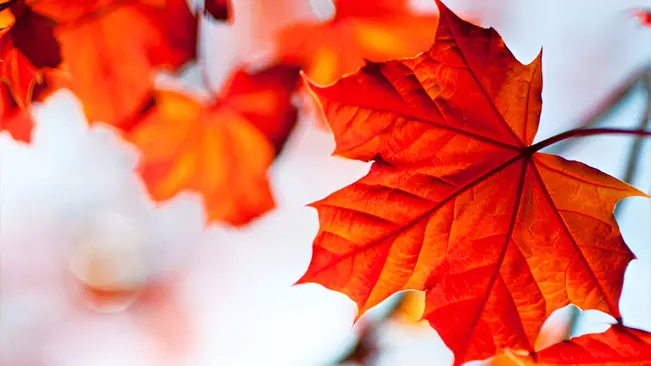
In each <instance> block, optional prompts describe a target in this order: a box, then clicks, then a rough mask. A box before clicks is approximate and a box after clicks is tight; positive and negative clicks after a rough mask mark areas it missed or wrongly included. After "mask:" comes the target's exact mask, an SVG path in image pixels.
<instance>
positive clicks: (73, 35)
mask: <svg viewBox="0 0 651 366" xmlns="http://www.w3.org/2000/svg"><path fill="white" fill-rule="evenodd" d="M159 2H160V1H159ZM51 3H52V4H51V7H50V8H48V9H52V8H54V5H55V4H59V2H58V1H52V2H51ZM163 3H164V4H163V6H160V5H159V4H151V0H150V1H144V0H143V1H142V2H133V1H132V2H126V3H119V4H113V5H112V6H110V7H109V8H100V9H99V10H95V9H94V8H93V10H95V12H94V13H92V14H91V15H88V14H84V15H83V18H81V19H79V20H69V19H68V17H67V15H66V14H67V13H66V12H65V10H66V9H67V7H65V8H63V9H58V8H56V12H55V11H51V14H59V13H62V14H63V15H62V16H64V17H65V18H64V19H61V20H66V21H68V22H67V23H65V24H60V25H59V26H58V27H57V30H56V35H57V39H58V40H59V42H60V44H61V53H62V55H63V59H64V61H65V63H66V65H67V67H68V70H69V71H70V75H71V84H72V89H73V91H74V92H75V93H76V94H77V96H78V97H79V98H80V99H81V100H82V102H83V104H84V109H85V111H86V114H87V116H88V119H89V121H91V122H94V121H101V122H106V123H111V124H114V125H117V126H118V127H122V126H121V124H122V121H124V120H126V119H128V118H129V116H131V115H132V114H134V113H135V112H136V111H137V110H139V109H140V108H141V107H142V106H143V104H144V103H145V102H146V101H147V95H148V94H149V93H150V91H151V89H152V82H153V77H154V72H155V71H156V70H157V69H159V68H168V69H172V70H175V69H177V68H178V67H180V66H181V65H183V64H184V63H185V62H186V61H188V60H190V59H193V58H194V57H195V55H196V40H197V23H196V18H195V16H194V15H193V14H192V13H191V12H190V9H189V8H188V6H187V4H186V1H185V0H166V1H164V2H163ZM65 5H67V3H65V2H64V3H62V6H65Z"/></svg>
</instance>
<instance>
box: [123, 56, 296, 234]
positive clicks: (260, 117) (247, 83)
mask: <svg viewBox="0 0 651 366" xmlns="http://www.w3.org/2000/svg"><path fill="white" fill-rule="evenodd" d="M298 77H299V75H298V68H295V67H290V66H284V65H278V66H275V67H271V68H269V69H267V70H263V71H260V72H258V73H255V74H247V73H246V72H245V71H244V70H240V71H238V72H236V73H235V75H234V77H233V78H232V80H231V81H230V82H229V83H227V87H226V88H225V89H224V91H223V93H222V94H221V95H219V96H218V99H217V101H216V102H215V103H214V104H212V105H207V104H204V103H201V102H199V101H196V100H194V99H192V98H190V97H188V96H185V95H183V94H180V93H178V92H173V91H159V92H158V93H157V96H156V98H157V101H156V105H155V106H154V107H153V109H152V110H151V111H150V112H148V114H147V115H146V116H145V117H144V118H143V120H142V121H141V122H139V123H138V124H136V126H135V127H134V129H133V131H132V132H131V133H130V136H129V139H130V140H131V141H132V142H133V143H134V144H135V145H136V146H137V147H138V148H139V149H140V151H141V152H142V161H141V163H140V173H141V176H142V178H143V180H144V182H145V184H146V185H147V188H148V189H149V192H150V193H151V195H152V196H153V198H154V199H156V200H166V199H169V198H171V197H173V196H174V195H175V194H177V193H178V192H180V191H182V190H185V189H188V190H192V191H196V192H199V193H201V194H202V196H203V197H204V201H205V205H206V211H207V212H208V220H209V221H222V222H227V223H230V224H233V225H244V224H246V223H248V222H249V221H251V220H252V219H254V218H256V217H258V216H259V215H261V214H262V213H264V212H266V211H268V210H270V209H272V208H273V207H274V201H273V197H272V195H271V191H270V188H269V183H268V181H267V169H268V168H269V166H270V165H271V163H272V162H273V159H274V156H275V154H276V153H277V151H278V150H279V149H280V148H281V147H282V143H283V142H284V141H280V137H281V136H282V137H283V138H286V137H287V135H288V134H289V130H290V129H291V127H288V126H293V125H294V123H295V121H296V109H295V108H294V107H293V106H292V105H291V98H290V97H291V94H292V91H293V90H294V89H295V87H296V84H297V82H298Z"/></svg>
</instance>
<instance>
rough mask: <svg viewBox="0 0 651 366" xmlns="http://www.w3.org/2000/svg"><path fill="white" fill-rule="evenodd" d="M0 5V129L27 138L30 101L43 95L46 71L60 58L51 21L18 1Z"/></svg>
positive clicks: (49, 70) (29, 123) (29, 120)
mask: <svg viewBox="0 0 651 366" xmlns="http://www.w3.org/2000/svg"><path fill="white" fill-rule="evenodd" d="M0 9H1V10H0V60H2V61H1V65H0V80H2V83H3V85H1V86H0V89H1V90H0V94H1V95H0V99H1V102H0V103H1V106H0V118H1V120H0V131H2V130H7V131H8V132H9V133H10V134H11V135H12V136H13V137H14V138H15V139H17V140H20V141H24V142H29V141H30V138H31V130H32V125H33V122H32V119H31V113H30V111H29V110H30V107H31V103H32V101H33V99H34V96H35V95H37V94H41V95H43V92H44V91H45V90H44V89H45V86H46V85H45V80H46V78H47V74H48V73H50V72H52V68H54V67H57V66H58V65H59V63H60V62H61V59H60V56H59V48H58V44H57V42H56V40H55V39H54V35H53V26H54V22H53V21H51V20H50V19H47V18H45V17H43V16H41V15H39V14H36V13H34V12H32V11H31V10H30V9H29V8H27V7H25V5H24V4H23V3H22V2H20V1H3V2H1V3H0ZM37 86H39V89H40V90H39V93H36V90H35V89H36V88H37Z"/></svg>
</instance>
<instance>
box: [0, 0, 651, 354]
mask: <svg viewBox="0 0 651 366" xmlns="http://www.w3.org/2000/svg"><path fill="white" fill-rule="evenodd" d="M444 2H445V3H446V4H447V5H448V6H449V7H450V8H451V9H452V10H453V11H455V12H458V14H460V15H461V16H462V17H463V16H467V17H470V18H472V19H476V20H477V21H478V23H479V24H480V25H482V26H494V27H495V28H496V29H497V31H498V32H500V34H501V35H502V36H503V38H504V39H505V42H506V44H507V46H508V47H509V48H510V49H511V51H512V52H513V53H514V54H515V55H516V57H517V58H518V59H519V60H520V61H521V62H529V61H531V60H532V59H533V58H534V57H535V56H536V55H537V53H538V52H539V51H540V49H541V47H542V49H543V75H544V89H543V112H542V117H541V122H540V127H539V132H538V135H537V137H536V140H537V141H540V140H542V139H544V138H546V137H549V136H552V135H554V134H556V133H558V132H561V131H564V130H567V129H571V128H574V127H576V126H577V125H578V124H579V123H580V122H581V121H582V119H584V118H585V116H587V115H588V114H589V113H590V111H591V110H592V109H593V108H595V107H596V106H597V105H598V104H599V102H600V100H602V99H603V98H604V97H605V96H606V95H607V94H608V92H609V91H610V90H612V89H613V88H614V87H615V86H616V85H618V84H619V83H621V82H622V81H623V80H625V79H626V78H627V77H628V76H629V75H631V74H632V73H633V72H634V71H635V70H638V69H639V68H641V67H643V66H644V65H650V64H651V46H649V45H651V31H650V30H649V29H643V28H641V27H640V26H639V25H638V24H637V23H636V22H635V20H634V19H633V18H631V17H630V9H632V8H635V7H640V6H646V7H651V2H650V1H647V0H635V1H633V0H626V1H624V0H620V1H606V0H598V1H595V0H592V1H588V0H576V1H573V2H567V1H560V0H553V1H550V0H546V1H545V0H495V1H491V2H485V1H478V0H457V1H454V0H448V1H444ZM279 4H280V5H279ZM414 7H415V8H418V9H421V10H422V11H435V6H434V4H433V1H431V2H430V1H429V0H418V1H414ZM331 9H332V5H331V3H329V2H328V1H317V0H312V1H299V0H287V2H286V3H285V2H282V3H281V2H276V0H235V7H234V12H235V19H236V22H235V25H234V26H233V27H227V26H225V25H221V24H214V23H210V22H204V23H203V24H202V28H201V32H202V36H203V38H202V39H203V41H202V44H201V54H202V64H203V67H205V68H206V70H207V71H208V75H209V81H210V84H211V85H210V87H211V88H213V89H218V88H219V86H220V85H221V83H222V82H223V81H224V79H225V78H226V77H227V75H228V72H229V70H232V69H233V68H234V67H236V66H237V65H239V63H241V62H247V61H248V62H254V61H255V62H260V61H261V60H264V59H265V57H266V56H265V55H267V54H268V53H269V52H272V51H273V50H272V49H271V48H270V47H271V46H270V45H271V42H270V40H269V39H268V35H269V30H268V28H273V27H274V26H278V25H281V24H282V23H284V22H289V21H292V20H295V19H327V17H328V16H329V15H331V14H330V13H329V12H331ZM270 11H275V12H276V15H278V16H277V17H275V18H276V21H277V23H278V24H275V25H274V24H268V22H263V20H264V19H265V16H266V17H267V18H269V16H270V13H269V12H270ZM265 27H268V28H265ZM265 37H266V38H265ZM200 71H201V67H199V66H197V67H193V68H190V69H189V70H187V72H186V73H185V74H184V75H183V78H182V80H180V81H178V80H173V79H170V78H161V83H168V84H174V85H177V86H178V85H180V86H184V87H187V88H192V89H195V90H197V89H199V90H200V89H201V88H205V85H202V82H203V81H202V78H201V77H200ZM645 99H646V95H645V94H644V92H643V91H642V90H641V89H639V88H638V89H636V90H634V91H633V92H632V93H631V96H630V98H628V99H627V100H626V101H625V102H623V103H622V105H621V106H620V107H619V108H617V109H616V110H614V112H613V113H612V114H611V115H610V116H609V118H607V119H606V120H605V121H603V124H602V125H603V126H613V127H615V126H616V127H628V128H634V127H636V126H638V125H639V124H640V121H641V118H642V115H643V111H644V106H645ZM35 113H36V116H35V118H36V121H37V125H36V128H35V130H34V138H33V140H34V141H33V143H32V144H31V145H29V146H27V145H24V144H21V143H18V142H15V141H13V140H12V139H11V137H10V136H9V135H8V134H6V133H0V239H1V240H0V364H3V365H4V364H5V362H7V364H12V362H16V363H15V364H16V365H18V366H23V365H25V366H34V365H35V366H41V365H45V366H87V365H98V366H103V365H115V364H120V365H124V366H131V365H133V366H136V365H138V366H148V365H152V366H153V365H157V366H160V365H162V366H166V365H170V366H171V365H174V366H177V365H178V366H185V365H188V366H189V365H193V366H203V365H297V366H304V365H325V364H327V363H328V362H329V361H330V360H332V359H333V358H334V357H336V356H337V355H338V353H340V352H341V350H342V349H344V348H345V347H346V345H347V344H348V343H349V342H350V339H351V336H352V323H353V319H354V316H355V313H356V308H355V305H354V303H353V302H352V301H350V300H349V299H348V298H346V297H345V296H344V295H342V294H338V293H335V292H331V291H328V290H326V289H325V288H323V287H321V286H319V285H314V284H307V285H300V286H294V287H293V286H292V284H293V283H294V282H295V281H296V280H297V279H298V278H299V277H300V276H301V275H302V273H303V272H304V271H305V269H306V268H307V265H308V263H309V259H310V255H311V243H312V239H313V238H314V236H315V234H316V232H317V229H318V221H317V216H316V212H315V211H314V210H313V209H311V208H309V207H306V205H307V204H308V203H310V202H312V201H315V200H318V199H320V198H323V197H324V196H326V195H327V194H329V193H331V192H333V191H334V190H336V189H339V188H341V187H343V186H345V185H347V184H349V183H351V182H353V181H355V180H356V179H358V178H359V177H361V176H363V175H364V174H365V173H366V172H367V171H368V168H369V166H368V164H365V163H361V162H357V161H349V160H345V159H341V158H337V157H332V156H331V155H330V154H331V152H332V151H333V149H334V142H333V141H332V137H331V136H330V135H329V133H328V132H327V131H325V130H323V129H322V128H320V127H318V126H317V125H316V124H315V123H314V121H313V120H311V119H310V118H309V117H306V116H304V118H301V120H300V122H299V125H298V127H297V130H296V131H295V133H294V135H293V136H292V137H291V139H290V141H289V142H288V144H287V146H286V148H285V150H284V152H283V153H282V154H281V155H280V157H279V158H278V159H277V161H276V162H275V164H274V165H273V167H272V169H271V171H270V179H271V184H272V189H273V192H274V195H275V197H276V200H277V206H278V208H277V209H276V210H274V211H272V212H270V213H269V214H267V215H265V216H264V217H262V218H260V219H259V220H256V221H255V222H254V223H252V224H251V225H249V226H247V227H245V228H242V229H232V228H228V227H223V226H218V225H212V226H210V227H208V228H204V227H203V222H204V218H205V217H204V213H203V211H202V208H201V201H200V199H199V197H198V195H196V194H193V193H191V192H185V193H182V194H180V195H179V196H177V197H176V198H174V199H172V200H170V201H168V202H164V203H163V204H156V203H154V202H152V201H151V200H150V199H149V198H148V196H147V194H146V193H145V189H144V186H143V185H142V182H140V181H139V179H138V177H137V176H136V175H135V174H134V172H133V169H134V167H135V165H136V164H137V161H138V158H139V157H138V152H137V150H136V149H135V148H134V147H133V146H131V145H129V144H128V143H126V142H124V141H121V140H120V139H119V138H118V136H117V134H116V133H115V131H113V130H112V129H111V128H110V127H108V126H104V125H101V124H95V125H93V127H90V128H89V127H88V124H87V121H86V120H85V118H84V116H83V112H82V110H81V107H80V104H79V102H78V101H77V100H76V98H75V97H74V95H73V94H72V93H71V92H69V91H67V90H61V91H59V92H57V93H55V94H54V95H53V96H52V97H50V98H49V99H48V100H47V101H46V102H45V103H44V104H43V105H40V106H38V107H37V108H35ZM631 143H632V139H631V138H630V137H622V136H618V137H604V136H599V137H590V138H585V139H582V140H577V141H576V142H575V143H574V144H573V145H571V146H570V147H568V148H567V149H566V150H564V151H563V152H562V153H561V154H562V155H563V156H564V157H566V158H568V159H573V160H579V161H582V162H584V163H586V164H588V165H591V166H593V167H595V168H597V169H600V170H602V171H604V172H606V173H609V174H611V175H614V176H617V177H622V176H623V173H624V167H625V165H626V162H627V157H628V152H629V150H630V146H631ZM641 157H642V158H641V162H640V165H639V170H638V172H637V175H636V177H635V180H634V182H633V184H634V185H636V186H637V187H638V188H640V189H642V190H644V191H646V192H649V191H651V140H650V139H647V141H646V142H645V143H644V145H643V149H642V152H641ZM618 222H619V224H620V228H621V231H622V234H623V236H624V239H625V241H626V242H627V244H628V245H629V246H630V248H631V249H632V250H633V252H634V253H635V254H636V256H637V258H638V259H637V260H636V261H634V262H632V264H631V265H630V266H629V268H628V270H627V273H626V278H625V283H624V291H623V295H622V300H621V307H622V314H623V319H624V322H625V324H627V325H630V326H634V327H637V328H641V329H645V330H648V331H651V310H649V309H651V202H649V200H644V199H642V198H631V199H627V200H626V203H625V207H624V209H623V211H622V213H621V216H620V217H618ZM97 252H101V253H102V254H103V255H104V256H105V257H108V258H113V260H112V261H109V262H110V263H109V264H107V266H108V267H110V268H108V269H107V271H109V272H111V273H116V274H115V276H118V274H117V273H119V276H122V277H120V278H119V280H120V281H121V282H123V283H128V284H130V285H131V286H132V287H133V293H132V296H126V297H125V298H122V299H118V301H115V303H106V302H103V303H101V304H98V303H97V302H94V301H90V300H89V299H88V296H87V294H85V293H84V288H83V287H80V282H83V281H86V282H93V281H101V276H99V277H97V276H96V277H97V278H96V277H93V274H92V273H88V271H87V270H85V269H84V268H85V267H84V265H83V264H84V261H85V260H88V257H89V254H88V253H97ZM589 313H590V314H589V315H586V316H584V317H583V318H582V322H581V324H580V329H579V332H590V331H599V330H603V329H604V328H605V327H606V326H607V325H606V323H607V322H609V321H610V319H608V317H605V316H603V315H601V316H600V314H595V313H594V312H589ZM382 344H385V345H386V347H387V352H386V353H385V354H384V356H383V357H382V358H381V359H380V360H379V363H380V364H381V365H395V364H403V365H426V364H427V365H449V364H450V363H451V361H452V355H451V353H450V351H449V350H447V349H446V348H445V345H444V344H443V343H442V341H441V340H440V338H439V337H438V335H437V334H436V332H434V331H433V330H431V329H429V327H427V325H422V324H421V325H418V326H409V327H407V326H401V325H400V324H389V325H388V326H387V327H385V329H384V332H383V335H382Z"/></svg>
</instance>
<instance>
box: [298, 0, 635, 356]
mask: <svg viewBox="0 0 651 366" xmlns="http://www.w3.org/2000/svg"><path fill="white" fill-rule="evenodd" d="M437 5H438V7H439V10H440V19H439V26H438V30H437V33H436V40H435V42H434V45H433V46H432V48H431V49H430V50H429V51H427V52H424V53H422V54H420V55H418V56H416V57H414V58H410V59H405V60H401V61H389V62H386V63H378V64H376V63H368V64H367V65H366V66H364V67H363V68H362V69H361V70H359V71H358V72H357V73H355V74H353V75H351V76H347V77H344V78H342V79H341V80H340V81H338V82H337V83H336V84H334V85H332V86H329V87H317V86H315V85H314V84H310V88H311V90H312V92H313V93H314V95H315V96H316V97H317V99H318V100H319V101H320V104H321V106H322V109H323V112H324V114H325V116H326V118H327V120H328V121H329V123H330V127H331V128H332V131H333V133H334V136H335V140H336V143H337V147H336V150H335V153H336V154H339V155H343V156H345V157H348V158H352V159H358V160H364V161H369V160H373V161H374V162H373V164H372V166H371V169H370V171H369V173H368V174H367V175H366V176H365V177H363V178H361V179H360V180H359V181H357V182H355V183H353V184H351V185H350V186H348V187H345V188H343V189H341V190H339V191H337V192H334V193H333V194H331V195H330V196H328V197H326V198H324V199H322V200H321V201H318V202H315V203H314V204H312V206H313V207H315V208H316V209H317V211H318V214H319V222H320V229H319V232H318V234H317V236H316V238H315V240H314V244H313V255H312V260H311V263H310V265H309V268H308V269H307V272H306V273H305V274H304V275H303V277H302V278H301V279H300V280H299V281H298V282H297V283H306V282H316V283H319V284H322V285H323V286H325V287H326V288H329V289H331V290H335V291H339V292H342V293H344V294H346V295H348V296H349V297H350V298H351V299H352V300H354V301H355V302H356V303H357V305H358V308H359V310H360V313H364V312H365V311H366V310H368V309H369V308H371V307H373V306H375V305H377V304H378V303H380V302H382V301H383V300H385V299H386V298H387V297H388V296H390V295H391V294H393V293H395V292H397V291H401V290H407V289H414V290H425V291H426V304H425V311H424V318H425V319H427V320H428V321H429V323H430V324H431V325H432V327H433V328H434V329H436V330H437V332H438V333H439V334H440V335H441V337H442V339H443V340H444V341H445V343H446V345H447V346H448V347H449V348H450V349H451V350H452V351H453V352H454V355H455V363H456V364H461V363H463V362H465V361H469V360H474V359H485V358H487V357H489V356H492V355H494V354H496V351H497V350H499V349H502V348H505V347H510V348H513V349H522V350H526V351H532V350H533V345H534V341H535V339H536V336H537V334H538V331H539V329H540V327H541V325H542V323H543V321H544V319H546V317H547V316H548V315H549V314H551V312H553V311H554V310H556V309H558V308H560V307H563V306H565V305H567V304H568V303H570V302H571V303H574V304H576V305H577V306H579V307H581V308H583V309H597V310H601V311H603V312H606V313H608V314H611V315H612V316H614V317H615V318H619V316H620V314H619V308H618V302H619V296H620V294H621V289H622V284H623V275H624V271H625V269H626V266H627V264H628V263H629V261H631V259H633V258H634V256H633V254H632V253H631V252H630V250H629V249H628V247H627V246H626V244H625V243H624V241H623V239H622V237H621V234H620V232H619V229H618V226H617V222H616V221H615V218H614V216H613V208H614V206H615V204H616V202H617V201H619V200H620V199H622V198H625V197H629V196H633V195H639V196H647V195H645V194H644V193H643V192H641V191H639V190H637V189H635V188H634V187H632V186H630V185H628V184H626V183H624V182H621V181H619V180H618V179H616V178H613V177H610V176H608V175H606V174H604V173H602V172H600V171H598V170H596V169H593V168H591V167H588V166H586V165H584V164H582V163H579V162H573V161H567V160H565V159H563V158H561V157H558V156H554V155H549V154H544V153H541V152H538V150H540V149H541V148H543V147H545V146H548V145H549V144H551V143H553V142H554V141H553V140H545V141H544V142H541V143H538V144H536V145H532V142H533V139H534V136H535V134H536V131H537V127H538V123H539V118H540V111H541V106H542V103H541V91H542V72H541V55H539V56H538V57H537V58H536V59H535V60H534V61H532V62H531V63H530V64H529V65H522V64H520V63H519V62H518V61H517V60H516V59H515V58H514V57H513V55H512V54H511V53H510V51H509V50H508V49H507V48H506V46H505V44H504V42H503V40H502V39H501V37H500V36H499V34H498V33H497V32H496V31H495V30H494V29H483V28H479V27H476V26H474V25H472V24H469V23H467V22H464V21H462V20H461V19H459V18H458V17H457V16H456V15H455V14H453V13H452V12H451V11H450V10H449V9H447V8H446V7H445V6H444V5H443V4H441V2H440V1H437Z"/></svg>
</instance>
